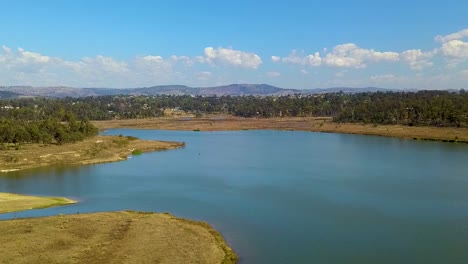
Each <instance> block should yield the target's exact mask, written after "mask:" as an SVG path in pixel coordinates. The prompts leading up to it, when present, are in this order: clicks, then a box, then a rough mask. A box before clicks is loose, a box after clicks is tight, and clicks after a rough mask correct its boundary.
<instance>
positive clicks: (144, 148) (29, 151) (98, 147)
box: [0, 136, 185, 176]
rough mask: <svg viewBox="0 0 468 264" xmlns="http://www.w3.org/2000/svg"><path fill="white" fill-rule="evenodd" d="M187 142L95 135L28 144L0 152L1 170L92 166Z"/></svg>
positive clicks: (1, 171) (0, 171)
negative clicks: (63, 141) (67, 140)
mask: <svg viewBox="0 0 468 264" xmlns="http://www.w3.org/2000/svg"><path fill="white" fill-rule="evenodd" d="M184 146H185V143H181V142H166V141H156V140H141V139H137V138H133V137H126V136H95V137H91V138H88V139H85V140H84V141H81V142H76V143H67V144H64V145H42V144H25V145H21V146H20V149H19V150H16V149H14V148H11V149H8V150H2V151H0V176H1V173H5V174H8V173H9V172H14V171H19V170H26V169H34V168H40V167H47V166H53V165H90V164H100V163H107V162H117V161H123V160H126V159H128V156H130V155H132V153H133V154H134V155H138V154H140V153H145V152H154V151H165V150H171V149H176V148H181V147H184Z"/></svg>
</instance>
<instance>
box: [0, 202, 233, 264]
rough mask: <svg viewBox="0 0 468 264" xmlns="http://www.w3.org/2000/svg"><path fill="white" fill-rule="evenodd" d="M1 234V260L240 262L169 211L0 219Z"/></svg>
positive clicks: (203, 229)
mask: <svg viewBox="0 0 468 264" xmlns="http://www.w3.org/2000/svg"><path fill="white" fill-rule="evenodd" d="M0 232H1V233H2V234H4V235H2V236H1V237H0V243H1V244H2V248H3V249H4V250H3V252H4V253H3V254H1V255H0V262H3V261H7V262H8V261H10V262H16V261H22V262H36V261H38V260H47V262H48V263H50V262H54V263H55V262H57V263H62V262H67V263H68V262H73V263H89V261H93V262H100V263H101V262H104V263H111V262H112V263H120V262H124V263H141V262H142V261H144V262H155V263H159V262H162V261H163V260H164V261H163V262H164V263H166V262H167V263H188V262H190V263H191V262H192V261H194V260H196V261H199V262H200V263H223V264H234V263H237V261H238V256H237V255H236V254H235V253H234V251H233V250H232V249H231V248H230V247H229V245H228V244H227V243H226V241H225V239H224V237H223V236H222V235H221V234H220V233H219V232H218V231H216V230H215V229H213V228H212V227H211V226H210V225H209V224H208V223H206V222H200V221H193V220H189V219H184V218H178V217H175V216H173V215H171V214H169V213H153V212H137V211H117V212H97V213H87V214H70V215H56V216H47V217H37V218H23V219H12V220H1V221H0ZM18 241H21V243H18ZM32 249H33V250H32ZM58 253H60V254H58ZM72 260H73V261H72ZM197 263H198V262H197Z"/></svg>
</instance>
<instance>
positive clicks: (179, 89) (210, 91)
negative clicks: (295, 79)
mask: <svg viewBox="0 0 468 264" xmlns="http://www.w3.org/2000/svg"><path fill="white" fill-rule="evenodd" d="M340 91H343V92H344V93H362V92H378V91H381V92H386V91H397V90H391V89H383V88H377V87H365V88H350V87H333V88H326V89H304V90H298V89H284V88H279V87H275V86H271V85H268V84H230V85H223V86H216V87H201V88H196V87H189V86H185V85H161V86H153V87H145V88H122V89H117V88H73V87H62V86H59V87H31V86H0V98H14V97H30V96H33V97H35V96H40V97H59V98H60V97H66V96H70V97H86V96H101V95H118V94H123V95H149V96H152V95H193V96H197V95H201V96H213V95H216V96H223V95H231V96H243V95H259V96H281V95H290V94H323V93H334V92H340ZM406 91H408V90H406Z"/></svg>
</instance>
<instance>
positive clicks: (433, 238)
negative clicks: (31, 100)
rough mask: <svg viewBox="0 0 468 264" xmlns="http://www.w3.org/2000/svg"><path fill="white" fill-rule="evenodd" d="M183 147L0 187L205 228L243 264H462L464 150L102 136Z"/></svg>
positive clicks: (467, 174)
mask: <svg viewBox="0 0 468 264" xmlns="http://www.w3.org/2000/svg"><path fill="white" fill-rule="evenodd" d="M105 134H113V135H115V134H124V135H131V136H136V137H139V138H143V139H158V140H170V141H184V142H186V147H185V148H182V149H177V150H170V151H164V152H156V153H145V154H143V155H140V156H135V157H132V158H131V159H129V160H127V161H123V162H115V163H107V164H99V165H89V166H68V167H53V168H43V169H35V170H29V171H21V172H12V173H9V174H4V175H1V176H0V192H13V193H23V194H33V195H49V196H67V197H71V198H75V199H78V200H79V201H80V202H79V204H76V205H71V206H66V207H56V208H49V209H43V210H32V211H26V212H19V213H11V214H5V215H0V219H7V218H15V217H31V216H43V215H53V214H59V213H64V214H68V213H77V212H79V213H85V212H95V211H114V210H123V209H132V210H144V211H157V212H166V211H168V212H170V213H172V214H174V215H176V216H179V217H185V218H190V219H195V220H202V221H207V222H209V223H210V224H211V225H212V226H213V227H214V228H216V229H217V230H219V231H220V232H221V233H222V234H223V235H224V237H225V238H226V240H227V241H228V243H229V244H230V245H231V246H232V247H233V249H234V250H235V251H236V253H237V254H238V255H239V256H240V259H241V263H360V264H361V263H424V264H427V263H463V264H465V263H468V144H450V143H437V142H419V141H412V140H402V139H394V138H384V137H372V136H359V135H343V134H324V133H310V132H295V131H227V132H191V131H190V132H189V131H152V130H125V129H115V130H109V131H108V132H106V133H105Z"/></svg>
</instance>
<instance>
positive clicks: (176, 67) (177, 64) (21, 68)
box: [0, 46, 262, 87]
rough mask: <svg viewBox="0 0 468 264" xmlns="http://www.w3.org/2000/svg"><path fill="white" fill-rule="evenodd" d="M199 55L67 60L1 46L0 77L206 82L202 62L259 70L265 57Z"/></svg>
mask: <svg viewBox="0 0 468 264" xmlns="http://www.w3.org/2000/svg"><path fill="white" fill-rule="evenodd" d="M202 52H203V53H202V55H199V56H193V57H191V56H179V55H172V56H169V57H162V56H159V55H144V56H137V57H134V58H131V59H129V60H118V59H116V58H112V57H108V56H104V55H97V56H95V57H84V58H82V59H80V60H65V59H61V58H57V57H51V56H47V55H44V54H40V53H37V52H32V51H27V50H25V49H22V48H18V49H16V50H14V49H11V48H9V47H6V46H2V47H1V49H0V79H1V80H2V82H3V83H2V84H3V85H11V84H19V85H34V86H38V85H70V86H88V87H89V86H99V87H109V86H111V87H125V86H145V85H154V84H157V83H169V82H179V81H180V80H198V81H207V80H210V79H212V73H211V72H208V71H203V67H206V65H205V66H204V65H203V64H218V63H219V64H225V65H231V66H236V67H242V68H247V69H257V68H258V67H259V66H260V65H261V64H262V60H261V58H260V56H258V55H257V54H254V53H249V52H244V51H239V50H234V49H227V48H217V49H214V48H211V47H207V48H206V49H205V50H204V51H202Z"/></svg>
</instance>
